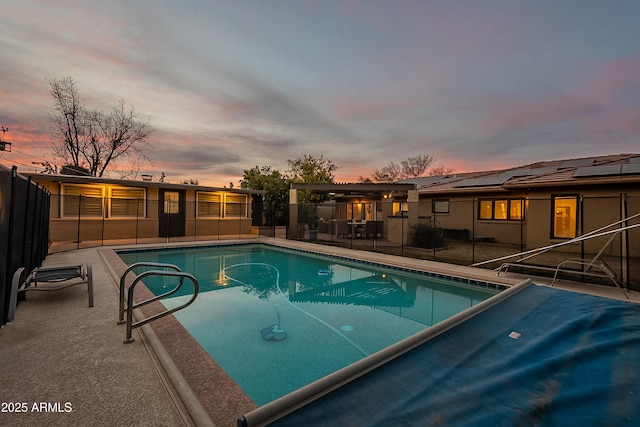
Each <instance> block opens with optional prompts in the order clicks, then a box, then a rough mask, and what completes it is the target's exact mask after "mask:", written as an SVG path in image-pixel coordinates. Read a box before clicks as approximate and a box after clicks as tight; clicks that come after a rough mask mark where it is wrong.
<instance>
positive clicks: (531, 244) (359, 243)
mask: <svg viewBox="0 0 640 427" xmlns="http://www.w3.org/2000/svg"><path fill="white" fill-rule="evenodd" d="M554 203H557V202H556V201H555V200H554V199H553V198H537V199H532V198H529V199H526V200H524V199H523V200H519V201H515V202H513V206H510V205H509V204H506V205H505V206H506V209H507V210H504V211H499V210H498V207H497V206H496V204H495V202H493V205H491V206H490V205H489V203H488V202H486V203H485V200H482V199H475V198H471V199H466V200H461V199H457V200H447V201H446V203H441V204H439V205H438V204H437V203H433V202H426V203H425V202H413V203H412V202H409V203H408V202H401V203H398V202H395V203H394V202H384V201H383V202H362V203H359V202H358V203H351V202H350V203H332V204H325V205H299V206H297V208H296V209H297V211H298V222H297V225H295V226H294V227H295V228H296V229H295V230H293V231H294V232H293V233H291V231H292V230H289V232H290V235H291V236H292V238H294V239H296V240H305V241H311V242H316V243H320V244H326V245H334V246H342V247H347V248H352V249H359V250H366V251H374V252H379V253H386V254H391V255H400V256H407V257H413V258H419V259H426V260H432V261H440V262H445V263H451V264H458V265H472V264H477V263H482V264H481V267H482V268H488V269H495V268H497V267H499V266H500V265H501V264H502V263H504V262H510V261H515V260H516V259H517V258H514V257H511V258H507V257H508V256H510V255H513V254H517V253H519V252H523V251H528V250H532V249H536V248H541V247H545V246H550V245H557V244H559V243H562V242H567V241H569V240H570V239H571V238H572V237H577V236H582V235H584V234H586V233H589V232H592V231H594V230H598V229H600V228H601V227H605V226H607V225H610V224H613V223H616V222H619V223H618V224H616V225H615V226H614V227H613V228H622V227H626V226H634V225H638V224H640V217H635V218H633V219H632V220H630V221H624V219H625V218H629V217H632V216H633V215H635V214H638V213H639V212H640V197H638V196H628V195H626V194H620V195H619V196H612V197H581V196H577V197H576V198H575V206H570V207H571V208H572V209H573V210H571V209H569V207H566V211H565V210H563V209H564V207H563V209H559V208H558V209H556V211H552V207H554V206H556V205H555V204H554ZM560 205H561V204H560V203H557V206H559V207H562V206H560ZM489 207H491V209H492V210H489ZM485 209H487V212H485ZM509 209H511V210H510V211H509ZM310 213H311V214H310ZM370 223H375V225H372V224H370ZM367 224H369V225H367ZM563 233H568V234H566V235H565V234H563ZM595 257H598V259H599V260H603V261H604V262H605V263H606V264H607V266H608V267H609V268H610V269H611V270H612V271H613V272H614V273H615V275H616V277H617V280H618V282H619V283H621V284H623V285H624V286H626V287H628V288H630V289H636V290H640V227H637V228H632V229H629V230H627V231H624V232H620V233H614V234H607V235H603V236H601V237H596V238H593V239H588V240H584V241H580V242H576V243H571V244H568V245H560V246H559V247H556V248H553V249H552V250H549V251H548V252H545V253H543V254H540V255H537V256H535V257H533V258H531V259H530V260H528V262H527V264H531V265H535V266H537V267H546V268H550V269H555V268H556V267H557V266H558V265H559V263H561V262H563V261H565V260H567V259H569V258H580V259H587V260H591V259H593V258H595ZM500 258H502V259H500ZM494 259H499V260H498V261H495V262H489V263H484V262H486V261H490V260H494ZM510 271H522V272H526V273H528V274H533V275H537V276H549V275H551V276H553V274H554V272H553V271H547V272H545V271H544V268H542V269H537V270H535V271H533V270H531V271H527V270H524V269H520V270H516V269H513V268H512V269H510ZM562 278H566V279H572V280H576V279H577V280H586V281H589V282H592V283H603V284H609V285H612V282H611V281H610V280H605V279H601V278H597V277H596V278H594V277H585V276H581V275H577V274H569V275H565V276H563V277H562Z"/></svg>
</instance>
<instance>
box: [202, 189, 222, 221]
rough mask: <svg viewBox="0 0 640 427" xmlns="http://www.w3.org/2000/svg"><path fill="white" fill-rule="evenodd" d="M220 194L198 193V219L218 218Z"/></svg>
mask: <svg viewBox="0 0 640 427" xmlns="http://www.w3.org/2000/svg"><path fill="white" fill-rule="evenodd" d="M220 198H221V197H220V194H214V193H198V217H213V218H220V216H221V215H220V214H221V212H220V207H221V205H220Z"/></svg>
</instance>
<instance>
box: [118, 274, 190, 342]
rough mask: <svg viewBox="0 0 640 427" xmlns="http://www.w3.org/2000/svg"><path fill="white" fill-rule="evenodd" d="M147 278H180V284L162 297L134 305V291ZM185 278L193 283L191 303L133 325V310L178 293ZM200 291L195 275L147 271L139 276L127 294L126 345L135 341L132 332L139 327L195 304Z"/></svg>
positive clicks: (188, 302)
mask: <svg viewBox="0 0 640 427" xmlns="http://www.w3.org/2000/svg"><path fill="white" fill-rule="evenodd" d="M147 276H169V277H179V278H180V282H179V283H178V285H177V286H176V287H175V288H174V289H173V290H171V291H169V292H165V293H163V294H161V295H158V296H156V297H153V298H149V299H147V300H145V301H142V302H139V303H137V304H133V292H134V289H135V287H136V285H137V284H138V283H140V281H141V280H142V279H144V278H145V277H147ZM185 277H186V278H187V279H189V280H191V282H193V289H194V292H193V295H192V296H191V299H190V300H189V301H187V302H186V303H184V304H182V305H180V306H178V307H174V308H172V309H170V310H165V311H163V312H160V313H157V314H154V315H153V316H151V317H148V318H146V319H143V320H140V321H139V322H135V323H133V310H134V309H135V308H138V307H140V306H143V305H145V304H149V303H151V302H153V301H158V300H160V299H162V298H164V297H166V296H168V295H171V294H173V293H175V292H177V291H178V290H179V289H180V288H181V287H182V284H183V283H184V280H183V279H184V278H185ZM199 291H200V284H199V283H198V280H197V279H196V278H195V277H194V276H193V275H191V274H189V273H185V272H183V271H166V270H149V271H145V272H144V273H142V274H140V275H139V276H137V277H136V278H135V279H134V280H133V283H132V284H131V286H130V287H129V292H128V294H127V301H128V304H127V332H126V337H125V340H124V343H125V344H129V343H131V342H133V340H134V339H133V338H132V337H131V331H132V329H133V328H137V327H139V326H142V325H145V324H147V323H149V322H152V321H154V320H156V319H159V318H161V317H164V316H166V315H168V314H171V313H175V312H176V311H178V310H182V309H183V308H185V307H188V306H189V305H191V303H192V302H194V301H195V300H196V297H197V296H198V292H199Z"/></svg>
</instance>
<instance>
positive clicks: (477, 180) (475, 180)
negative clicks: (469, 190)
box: [454, 178, 484, 188]
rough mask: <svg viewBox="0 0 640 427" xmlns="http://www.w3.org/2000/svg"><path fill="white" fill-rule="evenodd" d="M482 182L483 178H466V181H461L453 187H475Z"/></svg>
mask: <svg viewBox="0 0 640 427" xmlns="http://www.w3.org/2000/svg"><path fill="white" fill-rule="evenodd" d="M483 180H484V178H467V179H463V180H462V181H460V182H459V183H457V184H456V185H454V187H455V188H460V187H476V186H477V185H478V184H479V183H480V182H481V181H483Z"/></svg>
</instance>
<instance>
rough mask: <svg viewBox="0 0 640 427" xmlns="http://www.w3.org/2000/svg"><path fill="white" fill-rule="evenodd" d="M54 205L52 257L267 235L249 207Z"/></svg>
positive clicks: (117, 202)
mask: <svg viewBox="0 0 640 427" xmlns="http://www.w3.org/2000/svg"><path fill="white" fill-rule="evenodd" d="M51 203H52V207H53V209H52V212H54V214H53V215H52V218H51V225H50V226H51V230H50V239H51V242H52V246H51V249H50V251H51V252H59V251H64V250H73V249H82V248H91V247H99V246H104V245H114V244H142V243H144V244H146V243H173V242H189V241H202V240H218V239H243V238H248V237H252V236H253V237H255V234H258V235H265V234H264V233H265V230H262V229H261V228H260V227H254V226H252V218H251V215H250V211H251V209H250V208H251V205H250V204H249V203H224V204H222V203H218V202H203V201H196V200H191V201H184V202H182V203H179V204H176V205H175V206H174V205H168V204H167V202H166V201H164V200H163V201H162V203H161V202H160V201H159V200H157V199H150V198H149V199H134V198H122V197H118V198H114V197H89V196H83V195H68V194H66V195H65V194H52V195H51ZM267 231H268V230H267Z"/></svg>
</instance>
